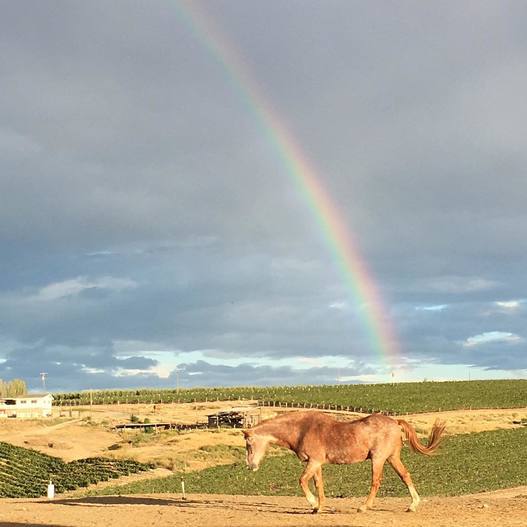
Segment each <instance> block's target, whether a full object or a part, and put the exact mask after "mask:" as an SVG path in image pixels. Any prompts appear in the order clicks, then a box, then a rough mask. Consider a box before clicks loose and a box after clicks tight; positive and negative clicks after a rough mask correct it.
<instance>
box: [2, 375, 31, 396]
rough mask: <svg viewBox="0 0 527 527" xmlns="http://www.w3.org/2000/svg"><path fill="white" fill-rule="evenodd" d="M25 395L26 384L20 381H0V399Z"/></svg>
mask: <svg viewBox="0 0 527 527" xmlns="http://www.w3.org/2000/svg"><path fill="white" fill-rule="evenodd" d="M26 393H27V386H26V382H25V381H23V380H22V379H13V380H12V381H3V380H2V379H0V397H19V396H21V395H25V394H26Z"/></svg>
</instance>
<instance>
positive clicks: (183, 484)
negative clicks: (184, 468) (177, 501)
mask: <svg viewBox="0 0 527 527" xmlns="http://www.w3.org/2000/svg"><path fill="white" fill-rule="evenodd" d="M181 493H182V494H183V496H182V498H181V499H183V500H186V499H187V497H186V495H185V481H184V480H183V476H181Z"/></svg>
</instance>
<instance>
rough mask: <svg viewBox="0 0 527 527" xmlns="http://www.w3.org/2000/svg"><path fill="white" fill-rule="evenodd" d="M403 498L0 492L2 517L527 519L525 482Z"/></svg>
mask: <svg viewBox="0 0 527 527" xmlns="http://www.w3.org/2000/svg"><path fill="white" fill-rule="evenodd" d="M408 501H409V500H408V499H403V498H380V499H379V500H378V501H377V502H376V506H375V509H373V510H370V511H368V512H365V513H358V512H356V511H357V507H358V506H359V505H360V503H361V500H359V499H330V500H328V506H329V507H330V509H329V510H328V511H327V512H323V513H321V514H317V515H313V514H310V512H309V510H308V508H307V507H306V505H307V504H306V503H305V501H304V500H303V499H301V498H296V497H295V498H290V497H268V496H222V495H197V494H196V495H188V496H187V499H186V500H185V501H183V500H182V498H181V496H178V495H173V494H166V495H165V494H163V495H160V494H157V495H145V496H122V497H116V496H101V497H92V498H67V499H56V500H55V501H53V502H48V501H47V500H44V499H41V500H34V499H33V500H2V506H1V508H0V525H1V526H2V527H19V526H22V525H25V526H28V525H32V526H38V527H59V526H61V527H80V526H82V527H84V526H99V525H104V526H105V527H111V526H127V527H128V526H129V527H136V526H137V527H144V526H145V525H148V526H150V525H163V526H166V527H170V526H178V527H180V526H184V527H204V526H225V525H228V526H229V527H264V526H265V527H279V526H280V527H282V526H298V527H302V526H306V527H307V526H309V527H313V526H329V527H340V526H348V525H349V526H353V527H391V526H405V527H429V526H430V527H432V526H433V527H454V526H455V527H489V526H500V527H525V525H526V523H527V521H526V519H527V487H520V488H517V489H509V490H507V491H499V492H494V493H486V494H478V495H473V496H463V497H457V498H435V497H434V498H427V499H423V501H422V502H421V506H420V509H419V511H418V512H416V513H407V512H404V510H405V507H406V506H407V505H408Z"/></svg>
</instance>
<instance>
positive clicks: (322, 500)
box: [313, 466, 326, 512]
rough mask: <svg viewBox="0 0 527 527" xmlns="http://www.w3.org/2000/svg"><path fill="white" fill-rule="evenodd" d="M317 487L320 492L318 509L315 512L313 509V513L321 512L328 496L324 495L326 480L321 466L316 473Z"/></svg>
mask: <svg viewBox="0 0 527 527" xmlns="http://www.w3.org/2000/svg"><path fill="white" fill-rule="evenodd" d="M314 477H315V487H316V488H317V492H318V508H317V510H316V511H315V510H314V509H313V512H320V511H321V510H322V509H323V507H324V503H325V501H326V496H325V495H324V480H323V479H322V467H321V466H319V467H318V469H317V471H316V472H315V476H314Z"/></svg>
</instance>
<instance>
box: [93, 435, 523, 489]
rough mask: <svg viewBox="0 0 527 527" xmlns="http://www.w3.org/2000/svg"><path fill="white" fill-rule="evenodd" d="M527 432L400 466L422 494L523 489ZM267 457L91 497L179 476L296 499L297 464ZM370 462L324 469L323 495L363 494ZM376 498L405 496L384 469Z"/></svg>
mask: <svg viewBox="0 0 527 527" xmlns="http://www.w3.org/2000/svg"><path fill="white" fill-rule="evenodd" d="M526 444H527V428H521V429H514V430H497V431H492V432H482V433H478V434H463V435H459V436H450V437H447V439H446V441H445V443H444V444H443V445H442V447H441V448H440V451H439V453H438V454H437V455H435V456H432V457H425V456H421V455H418V454H414V453H412V452H410V451H409V449H408V448H404V449H403V456H402V458H403V462H404V463H405V464H406V466H407V467H408V469H409V470H410V472H411V473H412V477H413V479H414V482H415V484H416V487H417V489H418V492H419V493H420V494H422V495H423V496H427V495H428V496H430V495H440V496H441V495H443V496H447V495H460V494H468V493H473V492H482V491H489V490H496V489H500V488H507V487H514V486H519V485H527V469H526V467H527V449H526V448H525V445H526ZM285 452H286V451H284V455H278V456H270V457H268V458H266V459H265V460H264V462H263V463H262V465H261V468H260V470H259V471H258V472H249V471H248V470H247V469H246V467H245V464H244V460H243V458H244V454H243V450H242V449H240V461H239V462H238V463H236V464H233V465H223V466H217V467H213V468H208V469H205V470H202V471H199V472H191V473H186V474H184V473H180V474H175V475H174V476H169V477H167V478H160V479H154V480H148V481H142V482H136V483H131V484H128V485H124V486H120V487H117V486H116V487H109V488H106V489H103V490H101V491H98V492H97V494H99V495H101V494H143V493H149V494H150V493H166V492H170V493H180V492H181V478H182V477H183V478H184V481H185V487H186V491H187V492H189V493H211V494H214V493H219V494H246V495H302V494H301V491H300V488H299V486H298V478H299V476H300V473H301V472H302V464H301V463H300V461H298V459H297V458H296V457H295V456H294V455H293V454H291V453H289V452H287V453H285ZM370 467H371V463H370V462H369V461H366V462H364V463H358V464H355V465H339V466H336V465H325V466H324V469H323V471H324V472H323V473H324V479H325V488H326V494H327V496H328V497H346V496H365V495H366V494H367V493H368V491H369V483H370V470H371V468H370ZM384 474H385V478H384V481H383V484H382V486H381V490H380V492H379V495H380V496H406V495H408V492H407V490H406V487H405V486H404V485H403V483H401V481H400V480H399V478H398V477H397V476H396V475H395V473H394V471H393V470H392V469H391V467H390V466H389V465H386V467H385V469H384Z"/></svg>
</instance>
